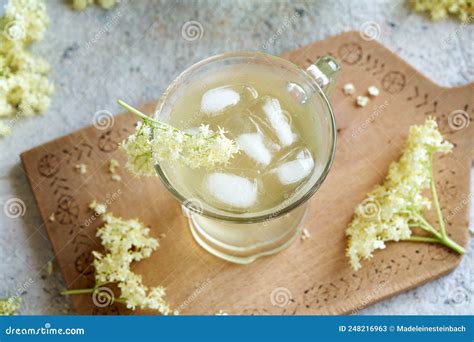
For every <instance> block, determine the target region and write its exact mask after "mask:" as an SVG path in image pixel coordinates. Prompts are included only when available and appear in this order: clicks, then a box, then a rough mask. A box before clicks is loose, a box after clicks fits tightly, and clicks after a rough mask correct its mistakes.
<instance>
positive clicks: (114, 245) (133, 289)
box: [65, 214, 173, 315]
mask: <svg viewBox="0 0 474 342" xmlns="http://www.w3.org/2000/svg"><path fill="white" fill-rule="evenodd" d="M104 220H105V225H104V226H103V227H101V228H99V229H98V230H97V236H98V237H100V239H101V243H102V245H103V246H104V249H105V251H104V252H102V253H101V252H97V251H93V252H92V254H93V256H94V262H93V265H94V268H95V280H96V286H103V285H105V284H110V283H116V284H117V286H118V288H119V289H120V298H119V299H118V300H119V301H120V302H123V303H124V304H125V305H126V306H127V308H129V309H132V310H135V309H137V308H140V309H152V310H158V311H159V312H160V313H162V314H164V315H168V314H172V313H173V312H172V310H171V309H170V307H169V305H168V304H167V303H166V301H165V295H166V293H165V289H164V288H163V287H161V286H158V287H148V286H146V285H144V284H143V280H142V277H141V276H140V275H138V274H135V273H133V272H132V271H131V270H130V266H131V263H132V262H134V261H140V260H142V259H144V258H148V257H149V256H150V255H151V253H152V252H153V251H154V250H156V249H157V248H158V247H159V243H158V240H157V239H154V238H152V237H150V235H149V233H150V229H149V228H147V227H145V226H144V225H143V224H142V223H141V222H140V221H138V220H124V219H122V218H119V217H115V216H113V215H112V214H106V215H105V216H104ZM74 291H75V290H71V291H65V294H74Z"/></svg>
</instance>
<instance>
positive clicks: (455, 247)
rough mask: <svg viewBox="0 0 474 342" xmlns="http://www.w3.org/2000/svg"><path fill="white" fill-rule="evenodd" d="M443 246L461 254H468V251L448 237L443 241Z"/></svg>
mask: <svg viewBox="0 0 474 342" xmlns="http://www.w3.org/2000/svg"><path fill="white" fill-rule="evenodd" d="M441 244H443V245H445V246H446V247H449V248H451V249H452V250H453V251H456V252H458V253H459V254H464V253H466V250H465V249H464V248H463V247H461V246H460V245H458V244H457V243H456V242H454V241H453V240H451V239H450V238H449V237H448V236H447V235H446V236H445V237H444V238H443V239H442V240H441Z"/></svg>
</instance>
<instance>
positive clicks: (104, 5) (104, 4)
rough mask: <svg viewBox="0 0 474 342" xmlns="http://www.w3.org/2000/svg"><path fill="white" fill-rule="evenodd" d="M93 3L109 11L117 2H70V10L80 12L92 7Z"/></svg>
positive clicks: (111, 0)
mask: <svg viewBox="0 0 474 342" xmlns="http://www.w3.org/2000/svg"><path fill="white" fill-rule="evenodd" d="M94 2H95V3H97V4H98V5H100V6H101V7H102V8H105V9H109V8H112V7H113V6H114V5H115V4H116V2H117V0H95V1H94V0H72V8H73V9H75V10H76V11H82V10H83V9H84V8H86V7H87V6H89V5H92V4H93V3H94Z"/></svg>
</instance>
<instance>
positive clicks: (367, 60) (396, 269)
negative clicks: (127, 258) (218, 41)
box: [21, 32, 474, 315]
mask: <svg viewBox="0 0 474 342" xmlns="http://www.w3.org/2000/svg"><path fill="white" fill-rule="evenodd" d="M324 54H330V55H333V56H335V57H336V58H337V59H339V60H340V61H341V65H342V74H341V75H340V77H339V80H338V85H337V87H336V89H335V90H334V92H333V94H332V95H331V98H330V99H331V101H332V104H333V107H334V110H335V113H336V117H337V127H338V129H337V132H338V143H337V152H336V159H335V163H334V166H333V168H332V170H331V172H330V175H329V177H328V178H327V180H326V182H325V183H324V184H323V186H322V187H321V189H320V190H319V191H318V192H317V194H316V195H315V196H314V198H313V199H312V203H311V210H310V214H309V220H308V222H307V225H306V227H307V229H308V230H309V231H310V233H311V237H310V238H309V239H307V240H305V241H302V240H298V241H296V242H295V243H294V244H293V245H292V246H291V247H290V248H288V249H287V250H285V251H283V252H281V253H279V254H277V255H274V256H271V257H266V258H262V259H259V260H257V261H256V262H254V263H252V264H250V265H248V266H242V265H235V264H231V263H228V262H225V261H223V260H220V259H218V258H216V257H214V256H212V255H210V254H208V253H207V252H205V251H204V250H203V249H202V248H200V247H199V246H198V245H197V244H196V243H195V242H194V240H193V238H192V236H191V233H190V231H189V230H188V228H187V222H186V220H185V218H184V217H183V216H182V214H181V210H180V207H179V205H178V203H177V202H176V201H175V200H173V198H171V196H170V195H169V194H168V193H167V192H166V191H165V189H164V187H163V186H162V185H161V183H160V181H159V180H158V179H139V178H135V177H133V176H131V175H130V174H128V173H127V171H126V170H125V169H124V168H121V169H119V171H118V172H119V174H120V175H121V177H122V181H119V182H117V181H113V180H112V179H111V175H110V174H109V173H108V165H109V161H110V159H111V158H115V159H117V160H119V161H120V163H121V164H122V165H123V164H124V163H125V157H124V155H123V154H122V153H121V152H120V151H119V150H117V144H118V143H119V142H120V141H121V140H122V139H124V138H125V137H126V136H127V135H128V134H129V133H130V131H132V130H133V123H134V122H135V118H134V117H133V116H132V115H130V114H126V115H118V116H115V117H114V118H115V120H114V122H105V124H104V122H102V124H103V127H100V128H96V127H94V126H90V127H86V128H84V129H81V130H79V131H77V132H74V133H72V134H70V135H68V136H65V137H62V138H59V139H57V140H54V141H51V142H49V143H47V144H44V145H41V146H39V147H36V148H34V149H32V150H29V151H27V152H25V153H23V154H22V155H21V159H22V162H23V166H24V168H25V170H26V172H27V174H28V179H29V181H30V183H31V187H32V190H33V194H34V196H35V198H36V202H37V204H38V207H39V210H40V213H41V216H42V218H43V220H44V222H45V226H46V230H47V231H48V234H49V237H50V239H51V242H52V245H53V248H54V252H55V254H56V257H57V261H58V263H59V266H60V268H61V270H62V272H63V275H64V279H65V282H66V284H67V287H68V288H69V289H79V288H85V287H91V286H92V285H93V276H94V275H93V274H94V270H93V267H92V266H91V265H90V263H91V261H92V256H91V251H92V250H94V249H99V248H100V245H99V241H98V239H97V238H96V237H95V233H96V229H97V228H98V227H99V226H100V225H101V221H100V219H93V218H94V215H93V213H92V212H91V211H90V210H89V209H88V205H89V203H90V202H91V201H92V200H93V199H97V200H98V201H101V202H105V201H108V202H109V203H110V205H109V210H110V211H111V212H113V213H114V214H116V215H120V216H122V217H123V218H127V219H130V218H140V220H141V221H143V222H144V223H146V224H147V225H149V226H150V227H152V228H153V230H152V235H154V236H155V237H158V236H159V235H160V234H166V237H164V238H161V239H160V243H161V247H160V249H159V250H158V251H157V252H155V253H153V255H152V256H151V257H150V258H148V259H146V260H144V261H142V262H139V263H137V264H136V265H135V266H134V270H135V271H136V272H138V273H140V274H142V275H143V277H144V281H145V283H146V284H148V285H150V286H151V285H163V286H165V287H166V288H167V293H168V299H169V302H170V303H171V305H172V306H173V307H174V308H176V309H179V310H180V311H181V313H182V314H214V313H215V312H217V311H218V310H225V311H226V312H228V313H230V314H277V315H282V314H342V313H351V312H357V311H358V310H360V309H361V308H363V307H365V306H367V305H369V304H371V303H374V302H377V301H379V300H382V299H384V298H387V297H390V296H393V295H395V294H397V293H400V292H402V291H406V290H408V289H410V288H413V287H415V286H418V285H420V284H423V283H426V282H428V281H430V280H433V279H435V278H437V277H440V276H441V275H443V274H446V273H448V272H449V271H451V270H453V269H454V268H455V267H456V266H457V265H458V263H459V261H460V260H461V257H460V256H459V255H457V254H455V253H452V252H450V251H448V250H447V249H445V248H443V247H439V246H437V245H429V244H423V243H408V242H405V243H389V244H388V246H387V248H386V249H385V250H383V251H378V252H377V253H376V254H375V257H374V258H373V259H372V260H371V261H368V262H364V265H363V268H362V269H361V270H360V271H358V272H353V271H352V270H351V268H350V266H349V263H348V260H347V258H346V257H345V255H344V251H345V248H346V238H345V235H344V229H345V227H346V225H347V224H348V223H349V222H350V220H351V217H352V213H353V210H354V207H355V206H356V205H357V204H358V203H359V202H360V201H362V200H363V199H364V197H365V194H366V193H367V192H368V191H369V190H371V188H372V187H373V186H374V185H375V184H377V183H380V182H381V181H382V180H383V178H384V176H385V174H386V172H387V169H388V166H389V164H390V162H392V161H393V160H396V159H398V157H399V156H400V152H401V148H402V144H403V142H404V139H405V138H406V136H407V132H408V127H409V126H410V125H413V124H419V123H422V122H423V121H424V120H425V118H426V117H427V116H429V115H432V116H435V117H436V118H437V119H438V122H439V125H440V129H441V131H442V132H443V134H444V135H445V137H446V138H447V139H449V140H450V141H451V142H453V143H454V144H455V148H454V152H453V153H452V154H449V155H446V156H441V157H440V156H438V157H437V158H436V160H435V163H434V165H435V172H436V176H435V177H436V180H437V186H438V189H439V193H440V198H441V203H442V208H443V214H444V217H445V218H446V221H447V229H448V232H449V235H450V236H451V237H452V238H453V239H454V240H455V241H457V242H458V243H459V244H461V245H463V246H466V243H467V237H468V217H469V216H468V211H469V202H470V194H469V189H470V185H469V182H470V169H471V162H472V159H473V157H474V139H473V132H474V124H471V125H470V123H471V121H472V120H473V113H474V99H473V94H474V84H472V83H471V84H469V85H467V86H464V87H459V88H453V89H448V88H442V87H440V86H438V85H436V84H434V83H432V82H431V81H430V80H428V79H426V78H425V77H424V76H422V75H421V74H420V73H418V72H417V71H416V70H414V69H413V68H411V67H410V66H409V65H408V64H406V63H405V62H403V61H402V60H401V59H400V58H398V57H397V56H396V55H394V54H393V53H392V52H390V51H389V50H387V49H386V48H384V47H383V46H381V45H380V44H378V43H376V42H374V41H366V40H364V39H362V38H361V36H360V35H359V33H357V32H349V33H344V34H341V35H338V36H335V37H332V38H329V39H327V40H324V41H321V42H316V43H313V44H310V45H308V46H305V47H302V48H300V49H298V50H295V51H292V52H289V53H286V54H284V57H286V58H288V59H290V60H291V61H293V62H295V63H297V64H299V65H301V66H303V67H307V66H308V65H309V64H310V63H311V62H312V61H314V60H315V59H316V58H317V57H319V56H321V55H324ZM347 82H352V83H353V84H354V85H355V87H356V89H357V91H356V95H365V94H366V90H367V87H368V86H371V85H375V86H377V87H378V88H379V89H380V90H381V94H380V96H378V97H376V98H374V99H372V100H371V101H370V103H369V105H368V106H366V107H365V108H359V107H357V106H356V105H355V100H354V98H351V97H348V96H346V95H344V94H343V92H342V86H343V85H344V84H345V83H347ZM124 95H126V94H124ZM154 106H155V105H154V104H153V103H149V104H146V105H144V106H143V107H142V109H143V110H144V111H145V112H146V113H152V112H153V109H154ZM91 118H92V115H91ZM97 126H98V125H97ZM80 163H84V164H85V165H87V168H88V172H87V173H86V174H82V175H81V174H79V173H78V172H77V170H76V169H75V165H77V164H80ZM52 213H54V217H55V219H54V221H52V220H50V219H48V218H49V217H50V216H51V214H52ZM428 217H429V219H430V220H431V221H432V222H433V216H430V215H428ZM71 300H72V303H73V305H74V308H75V309H76V310H77V312H78V313H80V314H126V313H130V311H128V310H126V309H125V308H124V306H122V305H121V304H113V305H111V306H106V307H99V306H96V305H94V304H93V302H92V300H91V296H90V295H80V296H72V297H71ZM140 313H153V312H140Z"/></svg>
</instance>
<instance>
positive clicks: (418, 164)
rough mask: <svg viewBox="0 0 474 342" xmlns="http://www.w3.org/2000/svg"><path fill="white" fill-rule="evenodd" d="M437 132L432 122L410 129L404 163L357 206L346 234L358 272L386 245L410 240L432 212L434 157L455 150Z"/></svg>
mask: <svg viewBox="0 0 474 342" xmlns="http://www.w3.org/2000/svg"><path fill="white" fill-rule="evenodd" d="M437 128H438V126H437V124H436V121H435V120H434V119H432V118H428V119H427V120H426V122H425V123H424V125H419V126H412V127H410V133H409V136H408V139H407V141H406V143H405V145H404V148H403V153H402V156H401V158H400V160H399V161H398V162H393V163H392V164H391V165H390V168H389V171H388V176H387V178H386V179H385V181H384V183H383V184H382V185H377V186H376V187H375V188H374V189H373V190H372V191H371V192H370V193H369V194H368V195H367V198H366V199H365V200H364V201H363V202H362V203H360V204H359V205H358V206H357V208H356V210H355V214H354V218H353V220H352V222H351V223H350V224H349V226H348V227H347V230H346V235H347V236H349V243H348V248H347V256H348V257H349V258H350V262H351V265H352V267H353V268H354V269H355V270H357V269H359V268H360V267H361V263H360V261H361V260H362V259H368V258H370V257H372V252H373V251H374V250H376V249H383V248H385V241H400V240H404V239H408V238H409V237H410V236H411V229H410V227H411V226H412V225H413V224H416V223H417V222H419V217H422V215H423V212H424V210H425V209H429V208H430V206H431V202H430V200H429V199H428V198H426V197H424V196H423V195H422V192H423V190H425V189H426V188H428V187H429V186H430V182H431V167H432V161H431V160H432V155H433V154H434V153H436V152H444V153H447V152H449V151H451V149H452V147H453V146H452V145H451V144H450V143H449V142H447V141H445V140H444V139H443V136H442V135H441V133H440V132H439V131H438V129H437Z"/></svg>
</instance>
